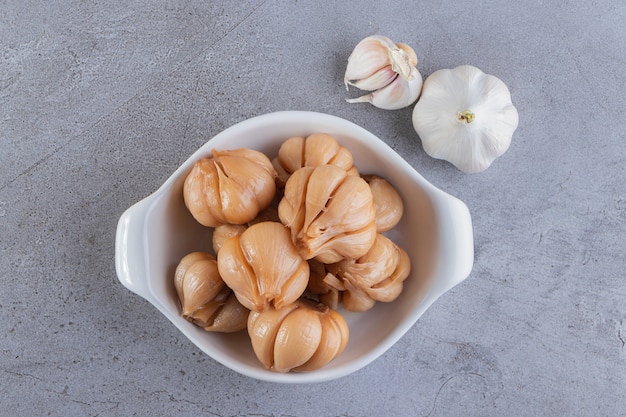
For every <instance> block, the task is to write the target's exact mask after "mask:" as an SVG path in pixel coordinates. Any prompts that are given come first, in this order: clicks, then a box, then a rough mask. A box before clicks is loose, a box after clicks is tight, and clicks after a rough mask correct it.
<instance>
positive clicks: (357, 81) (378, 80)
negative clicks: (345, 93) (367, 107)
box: [344, 35, 423, 110]
mask: <svg viewBox="0 0 626 417" xmlns="http://www.w3.org/2000/svg"><path fill="white" fill-rule="evenodd" d="M344 84H345V85H346V88H347V87H348V85H352V86H354V87H356V88H358V89H360V90H365V91H371V93H369V94H365V95H363V96H361V97H357V98H353V99H347V100H346V101H347V102H348V103H362V102H367V103H371V104H372V105H374V106H376V107H378V108H381V109H384V110H398V109H402V108H405V107H408V106H410V105H411V104H413V103H414V102H415V100H417V99H418V97H419V95H420V92H421V90H422V84H423V79H422V75H421V74H420V72H419V71H418V69H417V55H416V54H415V51H414V50H413V49H412V48H411V47H410V46H409V45H407V44H405V43H397V44H396V43H394V42H393V41H392V40H391V39H389V38H387V37H386V36H382V35H373V36H368V37H367V38H365V39H363V40H362V41H361V42H359V43H358V44H357V46H356V47H355V48H354V51H353V52H352V54H351V55H350V57H349V58H348V65H347V67H346V73H345V75H344Z"/></svg>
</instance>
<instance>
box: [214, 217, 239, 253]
mask: <svg viewBox="0 0 626 417" xmlns="http://www.w3.org/2000/svg"><path fill="white" fill-rule="evenodd" d="M246 229H247V226H245V225H243V224H229V223H226V224H221V225H219V226H217V227H216V228H214V229H213V237H212V243H213V250H214V251H215V253H218V252H219V251H220V249H221V248H222V245H223V244H224V242H225V241H226V240H227V239H229V238H231V237H233V236H240V235H241V234H242V233H243V232H244V231H245V230H246Z"/></svg>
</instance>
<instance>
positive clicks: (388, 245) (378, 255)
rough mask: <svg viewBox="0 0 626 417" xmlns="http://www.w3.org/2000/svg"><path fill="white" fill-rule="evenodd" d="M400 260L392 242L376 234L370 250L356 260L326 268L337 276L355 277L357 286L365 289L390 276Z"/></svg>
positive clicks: (348, 260)
mask: <svg viewBox="0 0 626 417" xmlns="http://www.w3.org/2000/svg"><path fill="white" fill-rule="evenodd" d="M399 260H400V254H399V251H398V248H397V246H396V244H395V243H393V241H391V240H390V239H389V238H387V237H386V236H384V235H382V234H377V235H376V239H375V240H374V244H373V245H372V247H371V248H370V250H369V251H368V252H367V253H366V254H365V255H363V256H361V257H360V258H358V259H345V260H342V261H340V262H338V263H335V264H333V265H329V266H328V267H327V268H328V269H329V271H330V272H332V273H334V274H336V275H338V276H348V275H349V276H352V277H357V278H356V281H358V283H359V285H360V286H362V287H364V288H367V287H372V286H374V285H377V284H379V283H380V282H382V281H384V280H385V279H387V278H388V277H389V276H391V275H392V274H393V272H394V270H395V269H396V267H397V265H398V262H399Z"/></svg>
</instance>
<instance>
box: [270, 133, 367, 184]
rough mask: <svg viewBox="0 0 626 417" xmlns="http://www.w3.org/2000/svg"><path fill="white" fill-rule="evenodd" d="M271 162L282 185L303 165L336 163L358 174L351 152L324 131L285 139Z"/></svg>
mask: <svg viewBox="0 0 626 417" xmlns="http://www.w3.org/2000/svg"><path fill="white" fill-rule="evenodd" d="M272 164H273V165H274V168H275V169H276V172H277V173H278V178H277V180H278V184H279V185H280V186H283V187H284V185H285V183H286V182H287V180H288V179H289V176H290V175H291V174H293V173H294V172H295V171H296V170H298V169H300V168H302V167H305V166H306V167H316V166H320V165H336V166H338V167H340V168H343V169H344V170H345V171H347V172H348V173H350V174H351V175H358V171H357V169H356V167H355V166H354V159H353V158H352V153H351V152H350V151H349V150H348V149H347V148H345V147H343V146H341V145H340V144H339V143H338V142H337V140H336V139H335V138H334V137H333V136H331V135H327V134H324V133H314V134H312V135H309V136H307V137H306V138H305V137H302V136H294V137H291V138H289V139H287V140H286V141H284V142H283V143H282V144H281V146H280V149H279V150H278V156H277V157H276V158H274V159H273V160H272Z"/></svg>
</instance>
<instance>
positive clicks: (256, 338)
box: [247, 304, 297, 369]
mask: <svg viewBox="0 0 626 417" xmlns="http://www.w3.org/2000/svg"><path fill="white" fill-rule="evenodd" d="M296 308H297V305H296V304H291V305H289V306H286V307H284V308H282V309H280V310H276V309H273V308H272V309H268V310H266V311H264V312H263V313H261V312H259V311H250V315H249V316H248V322H247V327H248V335H249V336H250V341H251V342H252V349H253V350H254V354H255V355H256V357H257V358H258V359H259V361H260V362H261V363H262V364H263V366H265V367H266V368H268V369H271V368H273V366H274V344H275V342H276V335H277V334H278V331H279V329H280V325H281V324H282V321H283V319H284V318H285V317H286V316H287V315H288V314H289V313H291V312H292V311H293V310H295V309H296Z"/></svg>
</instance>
